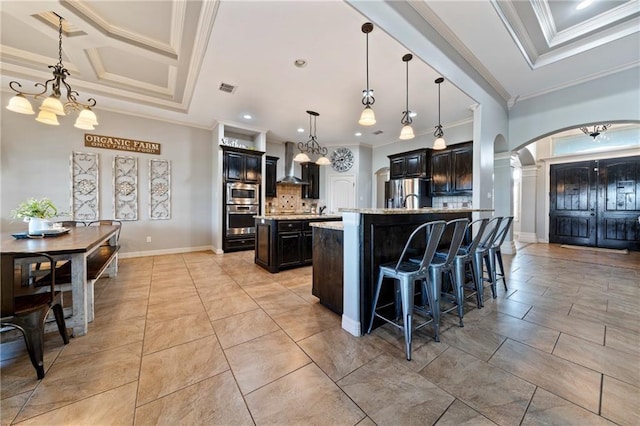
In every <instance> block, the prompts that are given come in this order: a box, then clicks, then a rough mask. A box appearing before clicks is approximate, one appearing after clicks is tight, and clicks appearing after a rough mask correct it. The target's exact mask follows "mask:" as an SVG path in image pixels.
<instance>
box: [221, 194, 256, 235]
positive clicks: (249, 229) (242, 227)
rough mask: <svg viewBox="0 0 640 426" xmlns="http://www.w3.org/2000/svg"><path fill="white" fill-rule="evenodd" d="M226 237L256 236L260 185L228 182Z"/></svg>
mask: <svg viewBox="0 0 640 426" xmlns="http://www.w3.org/2000/svg"><path fill="white" fill-rule="evenodd" d="M226 192H227V197H226V199H227V206H226V219H227V231H226V235H227V236H229V237H231V236H234V235H255V233H256V228H255V219H254V218H253V217H254V216H257V215H258V214H259V213H260V185H258V184H253V183H240V182H227V191H226Z"/></svg>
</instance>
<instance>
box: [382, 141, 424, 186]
mask: <svg viewBox="0 0 640 426" xmlns="http://www.w3.org/2000/svg"><path fill="white" fill-rule="evenodd" d="M430 152H431V149H428V148H424V149H417V150H415V151H408V152H403V153H400V154H393V155H389V169H390V171H389V175H390V178H391V179H405V178H428V177H429V175H430V172H431V171H430V168H429V166H430V161H429V159H430Z"/></svg>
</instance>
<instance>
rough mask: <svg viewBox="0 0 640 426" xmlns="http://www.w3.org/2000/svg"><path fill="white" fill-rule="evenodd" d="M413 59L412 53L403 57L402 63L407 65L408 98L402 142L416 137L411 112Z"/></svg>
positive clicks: (401, 135)
mask: <svg viewBox="0 0 640 426" xmlns="http://www.w3.org/2000/svg"><path fill="white" fill-rule="evenodd" d="M411 59H413V55H412V54H411V53H407V54H406V55H404V56H403V57H402V61H403V62H404V63H406V64H407V97H406V105H405V110H404V111H403V112H402V120H400V123H401V124H402V130H401V131H400V139H402V140H407V139H413V138H414V137H415V135H414V134H413V128H412V127H411V122H412V120H411V111H409V61H410V60H411Z"/></svg>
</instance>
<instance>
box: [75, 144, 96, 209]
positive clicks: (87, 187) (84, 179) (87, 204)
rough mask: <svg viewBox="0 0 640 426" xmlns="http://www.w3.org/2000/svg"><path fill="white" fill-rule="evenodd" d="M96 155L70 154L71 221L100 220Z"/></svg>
mask: <svg viewBox="0 0 640 426" xmlns="http://www.w3.org/2000/svg"><path fill="white" fill-rule="evenodd" d="M99 170H100V168H99V167H98V154H94V153H87V152H72V153H71V216H72V217H73V220H82V221H91V220H98V219H100V209H99V207H100V206H99V198H98V189H99V185H98V173H99Z"/></svg>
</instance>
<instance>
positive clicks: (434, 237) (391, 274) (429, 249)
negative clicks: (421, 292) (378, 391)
mask: <svg viewBox="0 0 640 426" xmlns="http://www.w3.org/2000/svg"><path fill="white" fill-rule="evenodd" d="M445 225H446V222H444V221H433V222H427V223H424V224H422V225H420V226H418V228H416V229H415V230H414V231H413V232H412V233H411V235H410V236H409V238H408V239H407V242H406V244H405V246H404V249H403V250H402V254H401V255H400V258H399V259H398V261H397V262H394V263H386V264H383V265H380V272H379V274H378V282H377V284H376V288H375V293H374V297H373V305H372V307H371V319H370V321H369V329H368V330H367V333H371V329H372V328H373V320H374V318H375V317H378V318H380V319H382V320H384V321H386V322H388V323H389V324H391V325H393V326H394V327H396V328H400V329H403V330H404V341H405V350H406V356H407V360H411V339H412V335H413V329H414V327H413V309H414V297H415V282H416V281H417V280H427V281H428V280H429V265H430V264H431V262H432V260H433V257H434V255H435V253H436V250H437V248H438V244H439V243H440V238H441V237H442V233H443V232H444V228H445ZM423 238H424V243H425V245H424V251H423V254H422V258H421V260H420V262H411V261H410V259H409V253H410V252H411V250H412V248H414V247H415V246H416V245H418V244H420V243H421V242H422V241H423ZM385 278H392V279H393V280H394V285H395V286H396V295H397V293H398V285H399V293H400V302H401V305H402V309H401V310H402V320H401V321H400V320H399V319H396V320H395V321H392V320H390V319H388V318H386V317H384V316H382V315H380V314H378V313H377V312H376V309H377V308H378V306H377V305H378V299H379V297H380V289H381V288H382V284H383V282H384V279H385ZM395 299H396V312H398V309H397V308H398V307H397V299H398V297H396V298H395ZM431 303H432V304H433V302H431ZM386 306H388V305H384V306H381V307H380V308H384V307H386ZM432 311H433V309H432ZM430 322H434V324H437V321H436V320H435V318H433V316H432V319H431V320H429V321H425V322H424V323H422V324H420V325H419V326H418V327H416V329H418V328H421V327H423V326H425V325H426V324H428V323H430Z"/></svg>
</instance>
